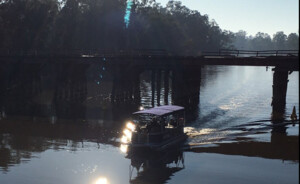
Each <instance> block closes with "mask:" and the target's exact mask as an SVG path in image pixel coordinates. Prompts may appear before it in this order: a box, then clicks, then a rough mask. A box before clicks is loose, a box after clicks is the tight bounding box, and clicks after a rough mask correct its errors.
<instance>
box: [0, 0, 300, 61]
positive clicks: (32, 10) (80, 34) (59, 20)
mask: <svg viewBox="0 0 300 184" xmlns="http://www.w3.org/2000/svg"><path fill="white" fill-rule="evenodd" d="M125 9H126V1H125V0H43V1H39V0H18V1H15V0H0V40H1V42H0V49H1V50H31V49H32V50H34V49H37V50H57V49H64V50H67V49H70V50H71V49H86V50H87V49H111V50H121V49H165V50H167V51H169V52H171V53H176V54H182V55H199V54H201V52H202V51H217V50H219V49H242V50H271V49H276V50H283V49H296V50H297V49H299V35H298V34H297V33H291V34H289V35H286V34H284V32H282V31H279V32H277V33H276V34H275V35H273V37H272V38H271V36H270V35H269V34H267V33H261V32H258V33H257V34H256V35H255V36H247V33H246V32H245V31H239V32H237V33H233V32H231V31H228V30H222V29H221V28H220V27H219V26H218V24H217V23H216V21H214V20H213V19H211V20H210V18H209V17H208V15H203V14H201V13H200V12H198V11H195V10H190V9H189V8H187V7H185V6H184V5H183V4H182V3H181V2H180V1H169V2H168V4H167V5H166V6H161V5H160V4H159V3H156V2H155V1H154V0H152V1H151V0H143V1H135V2H134V4H133V7H132V14H131V19H130V24H129V27H128V28H127V29H126V28H125V23H124V15H125ZM245 21H247V20H245Z"/></svg>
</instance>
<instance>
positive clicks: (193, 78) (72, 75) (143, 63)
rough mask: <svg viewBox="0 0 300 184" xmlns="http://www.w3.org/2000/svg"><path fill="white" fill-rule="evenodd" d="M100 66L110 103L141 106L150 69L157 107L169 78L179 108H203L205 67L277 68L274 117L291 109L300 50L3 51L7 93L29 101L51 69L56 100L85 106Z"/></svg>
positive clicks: (0, 69)
mask: <svg viewBox="0 0 300 184" xmlns="http://www.w3.org/2000/svg"><path fill="white" fill-rule="evenodd" d="M96 65H97V66H98V67H99V66H101V68H103V67H104V68H105V72H109V73H110V75H111V76H112V78H113V86H112V91H111V98H110V99H111V102H112V103H123V102H125V101H129V102H132V101H134V102H135V103H139V101H140V89H139V84H140V81H139V80H140V77H139V75H140V74H141V73H142V72H144V71H145V70H148V71H151V81H152V82H151V90H152V105H153V106H154V103H155V102H154V99H155V98H154V95H155V94H156V96H157V97H156V99H157V103H158V104H157V105H160V104H159V102H160V91H161V89H160V87H161V81H160V79H162V78H163V79H164V85H165V91H164V92H165V95H164V97H165V103H168V91H169V87H168V86H169V79H171V80H172V82H171V84H172V101H173V103H175V104H179V105H184V106H186V107H192V106H193V105H198V102H199V100H200V99H199V92H200V80H201V67H202V66H204V65H235V66H265V67H272V68H273V71H274V77H273V100H272V106H273V114H276V113H277V112H278V114H282V113H284V109H285V102H286V92H287V85H288V75H289V73H291V72H293V71H299V51H298V50H269V51H243V50H220V51H218V52H202V53H201V54H200V55H198V56H183V55H176V54H172V53H168V52H166V51H165V50H130V51H124V50H120V51H112V50H88V51H84V50H68V51H63V50H59V51H37V50H31V51H9V50H7V51H3V50H0V82H1V76H3V77H2V79H3V80H2V82H1V83H2V84H3V87H2V88H3V90H2V91H3V92H2V93H4V91H6V89H11V87H12V86H20V87H19V88H17V87H16V89H15V90H14V91H13V92H9V93H11V94H14V93H15V92H18V94H19V92H21V93H23V91H24V89H30V90H31V92H30V94H28V96H34V95H35V93H33V92H32V91H37V90H36V89H39V88H40V86H43V85H41V83H42V82H41V81H42V78H43V77H41V76H42V75H45V74H44V73H45V70H46V71H47V72H46V73H48V74H47V75H48V77H49V75H51V77H50V78H51V80H52V83H55V86H56V89H55V100H56V101H70V99H71V101H72V99H73V101H74V100H75V101H76V100H77V101H78V100H79V102H82V101H83V100H84V99H86V95H87V79H86V71H87V70H88V68H91V67H94V66H96ZM101 76H102V75H101ZM5 78H9V79H10V82H7V80H5ZM44 78H45V77H44ZM25 80H26V81H27V82H25ZM20 81H23V82H20ZM45 86H47V84H45ZM74 89H76V90H77V91H78V92H76V90H74ZM0 92H1V90H0ZM5 93H8V92H5ZM31 93H32V94H31ZM24 94H25V93H24ZM13 96H15V95H13ZM19 96H22V95H19ZM23 96H24V95H23ZM23 96H22V97H23ZM173 98H174V99H173ZM185 103H188V104H185Z"/></svg>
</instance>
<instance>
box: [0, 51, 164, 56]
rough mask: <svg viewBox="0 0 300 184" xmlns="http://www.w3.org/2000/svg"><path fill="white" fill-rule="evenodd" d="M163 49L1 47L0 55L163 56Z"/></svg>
mask: <svg viewBox="0 0 300 184" xmlns="http://www.w3.org/2000/svg"><path fill="white" fill-rule="evenodd" d="M167 54H168V53H167V51H166V50H163V49H135V50H112V49H111V50H100V49H99V50H82V49H72V50H35V49H32V50H4V49H2V50H1V49H0V56H20V57H22V56H31V57H34V56H36V57H42V56H50V57H51V56H59V57H120V56H161V55H167Z"/></svg>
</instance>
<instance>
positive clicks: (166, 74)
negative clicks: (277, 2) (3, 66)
mask: <svg viewBox="0 0 300 184" xmlns="http://www.w3.org/2000/svg"><path fill="white" fill-rule="evenodd" d="M48 66H49V68H48V69H45V68H42V70H40V69H41V68H39V67H36V68H35V69H32V68H31V69H30V67H25V68H22V67H21V66H18V68H15V67H14V66H10V67H8V68H9V70H11V71H9V72H6V73H5V75H4V74H3V73H2V74H1V76H2V78H1V79H0V85H1V88H0V89H1V90H0V94H1V96H0V175H1V177H0V183H25V184H27V183H28V184H29V183H30V184H35V183H36V184H38V183H45V182H44V181H47V182H48V183H92V184H95V183H97V184H98V183H109V184H115V183H175V184H176V183H189V182H187V181H191V182H190V183H192V181H198V180H199V181H200V180H201V179H202V180H204V181H207V182H204V183H220V181H221V180H222V179H221V178H223V177H224V178H226V176H232V177H234V176H233V175H234V174H233V173H234V172H235V169H237V170H239V171H241V178H240V179H242V178H243V179H244V180H243V181H246V180H247V181H254V182H252V183H264V182H263V181H265V180H264V178H260V177H257V178H260V180H254V179H253V176H255V175H256V174H257V173H252V174H253V175H251V171H252V170H259V169H262V173H261V175H264V174H265V175H266V177H267V176H270V177H268V181H270V183H273V182H277V180H278V181H282V182H283V181H284V180H283V179H288V181H290V183H298V179H297V178H298V176H299V175H298V170H299V169H297V168H298V166H299V145H298V144H299V121H293V122H292V121H290V115H291V113H292V111H293V107H294V106H295V107H296V115H297V117H299V84H298V82H299V76H298V72H293V73H292V74H291V75H289V83H288V91H287V99H286V108H285V113H284V114H283V116H284V119H283V120H282V119H280V121H278V122H276V124H273V123H272V122H274V120H273V119H272V107H271V102H272V84H273V83H272V82H273V73H272V71H268V72H266V71H265V68H260V67H215V66H210V67H204V68H202V69H201V72H200V73H197V74H195V73H196V71H198V70H195V71H192V70H191V69H188V70H186V71H180V70H178V69H177V70H175V69H173V70H170V71H167V70H162V71H160V72H159V70H156V71H152V70H147V71H140V72H139V76H140V77H136V76H135V74H134V75H128V74H129V73H130V72H131V68H130V67H128V68H124V70H125V71H126V72H121V71H120V70H121V69H116V71H114V72H115V73H114V74H116V73H118V75H117V77H114V76H115V75H114V74H113V73H112V68H110V66H108V65H107V63H101V64H99V66H98V65H95V66H90V67H88V66H84V67H83V66H77V67H74V66H73V68H72V67H70V66H69V65H65V66H63V65H61V66H59V67H57V66H53V65H50V64H48ZM103 67H104V69H103ZM46 68H47V67H46ZM22 70H23V71H22ZM35 70H37V71H39V72H40V73H39V75H32V73H34V71H35ZM56 70H59V71H64V70H66V71H68V72H58V73H60V74H59V75H56V76H53V75H52V73H54V71H56ZM135 70H140V69H135ZM17 71H22V72H18V73H19V74H18V75H12V74H13V73H16V72H17ZM83 71H85V72H83ZM86 71H88V72H86ZM100 74H101V75H100ZM126 75H127V77H126ZM3 76H4V77H3ZM4 79H5V80H4ZM25 79H26V80H25ZM200 79H201V81H200ZM22 80H23V82H22V83H21V82H20V81H22ZM4 89H5V90H4ZM158 104H160V105H164V104H178V105H183V106H185V107H186V109H187V127H185V132H186V133H187V134H188V135H189V138H188V140H187V142H186V144H185V146H184V147H182V148H181V150H177V151H176V150H175V151H174V150H169V152H159V153H155V154H150V155H149V153H147V154H146V153H142V154H129V153H128V146H127V144H128V142H130V136H131V133H130V131H132V130H133V129H134V127H133V126H131V125H130V123H128V119H129V118H130V115H131V113H132V112H134V111H137V110H138V109H139V107H140V106H143V107H145V108H148V107H152V106H153V105H154V106H157V105H158ZM206 153H208V154H206ZM186 155H189V156H186ZM244 156H246V157H244ZM226 159H229V160H230V161H232V162H227V161H226ZM216 160H218V163H217V162H216ZM249 160H251V161H249ZM244 161H245V162H244ZM248 161H249V163H256V162H257V164H253V165H251V167H250V166H249V167H250V168H245V167H244V163H248ZM258 161H259V162H260V163H266V165H264V164H259V163H258ZM287 163H288V164H287ZM218 164H220V165H224V164H225V165H226V164H227V165H228V167H229V168H223V167H221V166H220V165H219V167H218ZM273 165H274V167H271V166H273ZM128 166H130V168H128ZM275 166H276V167H275ZM224 167H225V166H224ZM211 168H215V169H216V170H217V171H218V172H219V173H217V174H215V175H211V174H210V173H208V172H207V171H211V172H212V173H214V172H213V170H210V169H211ZM220 168H222V170H218V169H220ZM248 169H251V171H248ZM268 171H270V173H269V172H268ZM285 171H286V172H285ZM128 172H129V175H128ZM247 172H249V173H250V174H249V175H248V174H247ZM204 173H205V174H204ZM268 174H269V175H268ZM199 175H201V177H202V178H199ZM21 176H23V177H21ZM32 176H36V178H32V179H24V177H25V178H31V177H32ZM250 176H251V177H250ZM178 177H179V178H178ZM272 177H273V179H272ZM281 178H282V180H281ZM184 179H186V181H185V180H184ZM202 180H201V181H202ZM227 181H228V182H227ZM230 181H231V180H230V179H228V180H224V181H223V180H222V182H223V183H226V182H227V183H230ZM235 181H236V182H237V180H235ZM239 181H241V180H239ZM246 183H247V182H246ZM248 183H251V182H248Z"/></svg>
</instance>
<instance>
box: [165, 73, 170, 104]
mask: <svg viewBox="0 0 300 184" xmlns="http://www.w3.org/2000/svg"><path fill="white" fill-rule="evenodd" d="M169 75H170V70H165V72H164V89H165V91H164V103H165V105H168V104H169V85H170V84H169Z"/></svg>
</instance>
